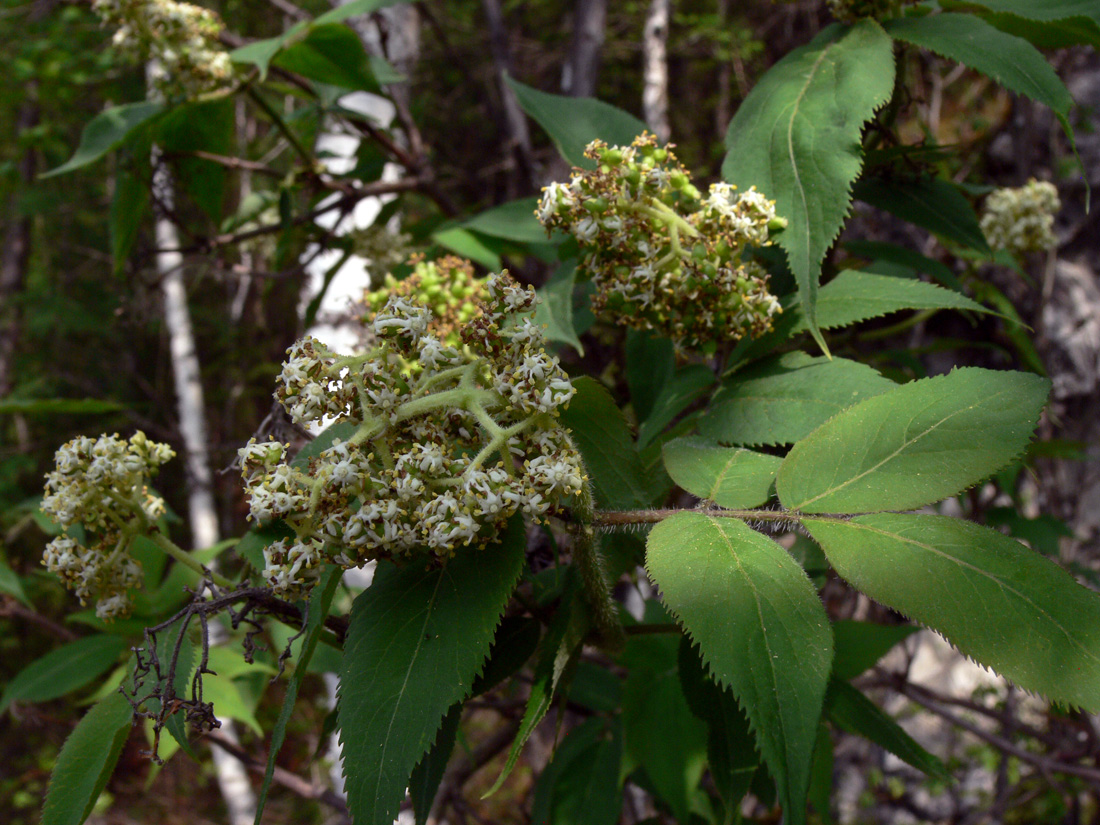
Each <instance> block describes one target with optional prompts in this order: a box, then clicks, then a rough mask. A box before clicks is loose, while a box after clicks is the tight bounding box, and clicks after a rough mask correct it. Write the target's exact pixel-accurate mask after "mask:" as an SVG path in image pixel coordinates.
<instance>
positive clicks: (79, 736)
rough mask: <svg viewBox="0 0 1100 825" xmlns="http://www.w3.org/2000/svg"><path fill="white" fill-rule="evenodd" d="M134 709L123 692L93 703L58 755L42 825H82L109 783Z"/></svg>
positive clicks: (128, 731)
mask: <svg viewBox="0 0 1100 825" xmlns="http://www.w3.org/2000/svg"><path fill="white" fill-rule="evenodd" d="M133 715H134V712H133V709H132V708H131V707H130V703H129V702H128V701H126V697H124V696H123V695H122V694H121V693H117V692H115V693H112V694H110V695H109V696H108V697H107V698H106V699H104V700H103V701H102V702H99V703H97V704H95V705H93V706H92V709H91V710H89V711H88V712H87V713H86V714H84V717H83V718H82V719H81V720H80V722H78V723H77V726H76V727H75V728H73V732H72V733H70V734H69V738H68V739H66V740H65V744H64V745H62V746H61V752H60V753H59V754H58V755H57V762H56V763H55V764H54V768H53V773H51V774H50V786H49V788H48V789H47V790H46V803H45V804H44V805H43V806H42V825H80V823H82V822H84V820H85V819H87V818H88V814H90V813H91V811H92V806H93V805H95V801H96V799H98V798H99V794H100V793H101V792H102V791H103V789H104V787H106V785H107V780H108V779H110V778H111V773H112V772H113V771H114V769H115V763H116V762H118V756H119V754H120V753H121V752H122V746H123V745H124V744H126V739H127V738H128V737H129V735H130V723H131V721H132V719H133Z"/></svg>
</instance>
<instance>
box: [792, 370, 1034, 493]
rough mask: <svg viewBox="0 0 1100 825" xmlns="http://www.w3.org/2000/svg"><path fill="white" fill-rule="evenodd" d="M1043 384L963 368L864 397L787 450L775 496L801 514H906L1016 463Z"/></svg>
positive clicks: (1026, 376) (1027, 378)
mask: <svg viewBox="0 0 1100 825" xmlns="http://www.w3.org/2000/svg"><path fill="white" fill-rule="evenodd" d="M1049 389H1050V382H1049V381H1047V380H1046V379H1045V378H1040V377H1039V376H1037V375H1031V374H1028V373H1020V372H997V371H995V370H985V369H979V368H977V367H966V368H963V369H957V370H954V371H953V372H951V373H950V374H948V375H938V376H936V377H934V378H925V379H922V380H919V381H913V382H911V383H909V384H905V385H903V386H900V387H897V388H896V389H893V390H891V391H890V392H888V393H883V394H882V395H879V396H876V397H874V398H869V399H867V400H866V401H862V402H860V403H859V404H857V405H856V406H854V407H851V408H850V409H847V410H845V411H844V412H842V413H840V414H839V415H837V416H836V417H835V418H833V419H831V420H830V421H828V422H827V423H825V424H823V425H822V426H821V427H819V428H818V429H817V430H815V431H814V432H813V433H811V434H810V435H809V436H807V437H806V438H804V439H803V440H802V441H800V442H798V443H797V444H795V445H794V447H792V448H791V451H790V452H789V453H788V454H787V457H786V458H785V459H784V460H783V466H781V467H780V468H779V475H778V477H777V478H776V491H777V492H778V493H779V499H780V501H782V502H783V504H784V506H785V507H787V508H789V509H792V510H800V511H801V512H804V513H866V512H876V511H879V510H912V509H915V508H917V507H922V506H924V505H925V504H931V503H933V502H936V501H940V500H941V499H944V498H947V497H948V496H952V495H955V494H956V493H958V492H960V491H961V490H965V489H966V488H967V487H970V486H971V485H973V484H976V483H977V482H979V481H981V480H982V479H983V478H986V477H987V476H989V475H990V474H991V473H994V472H996V471H997V470H999V469H1000V468H1001V467H1003V466H1005V465H1006V464H1008V463H1009V462H1010V461H1012V459H1014V458H1016V457H1017V456H1019V455H1020V454H1021V453H1022V452H1023V451H1024V448H1025V447H1027V443H1028V441H1029V440H1030V439H1031V434H1032V431H1033V430H1034V428H1035V422H1036V421H1037V420H1038V418H1039V412H1040V411H1041V410H1042V408H1043V404H1044V403H1045V402H1046V397H1047V393H1048V391H1049Z"/></svg>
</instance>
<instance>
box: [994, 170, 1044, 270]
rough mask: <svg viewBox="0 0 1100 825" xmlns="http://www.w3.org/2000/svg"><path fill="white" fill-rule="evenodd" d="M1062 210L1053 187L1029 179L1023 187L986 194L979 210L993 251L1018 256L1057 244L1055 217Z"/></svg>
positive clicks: (1008, 188)
mask: <svg viewBox="0 0 1100 825" xmlns="http://www.w3.org/2000/svg"><path fill="white" fill-rule="evenodd" d="M1061 208H1062V202H1061V201H1060V200H1059V199H1058V190H1057V189H1055V188H1054V184H1052V183H1047V182H1046V181H1037V180H1035V179H1034V178H1032V179H1031V180H1029V181H1028V182H1027V184H1026V185H1025V186H1020V187H1017V188H1012V187H1007V188H1004V189H997V190H995V191H994V192H991V193H990V194H989V196H988V197H987V198H986V199H985V209H984V210H983V211H982V221H981V226H982V232H984V233H985V238H986V240H987V241H989V245H990V246H991V247H993V248H994V249H1007V250H1008V251H1009V252H1014V253H1017V254H1022V253H1024V252H1043V251H1045V250H1047V249H1053V248H1054V247H1055V246H1057V245H1058V239H1057V238H1056V237H1055V236H1054V216H1055V215H1056V214H1057V213H1058V210H1059V209H1061Z"/></svg>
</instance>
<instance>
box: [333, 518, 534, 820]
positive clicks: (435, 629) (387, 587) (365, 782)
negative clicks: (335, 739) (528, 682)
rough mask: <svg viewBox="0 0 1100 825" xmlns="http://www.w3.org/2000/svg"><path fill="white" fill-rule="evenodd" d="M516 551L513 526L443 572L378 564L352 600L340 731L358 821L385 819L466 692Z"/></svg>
mask: <svg viewBox="0 0 1100 825" xmlns="http://www.w3.org/2000/svg"><path fill="white" fill-rule="evenodd" d="M523 547H524V541H523V528H522V524H521V522H520V521H519V520H518V519H513V521H512V523H511V526H510V527H509V529H508V532H507V533H506V534H505V535H504V536H503V537H502V538H501V540H500V541H499V542H497V543H494V544H491V545H490V546H489V547H486V548H485V549H484V550H481V551H478V552H469V553H466V554H464V555H461V556H459V557H457V558H455V559H454V560H453V561H452V562H451V563H450V564H448V565H447V566H446V567H444V568H437V569H429V570H424V569H423V568H422V567H419V566H418V565H416V564H410V565H408V566H405V567H401V568H399V567H397V566H396V565H394V564H392V563H389V564H386V563H384V564H382V565H380V567H379V569H378V570H377V571H376V573H375V579H374V583H373V584H372V585H371V587H370V589H369V590H367V591H365V592H364V593H363V594H362V595H360V596H359V597H358V598H357V599H356V600H355V604H354V605H353V607H352V612H351V623H350V625H349V628H348V637H347V641H346V643H345V648H344V671H343V673H342V674H341V679H340V732H341V741H342V742H343V746H344V772H345V776H346V778H347V792H348V804H349V805H350V806H351V808H352V810H354V811H356V812H357V817H358V818H361V819H362V821H364V822H374V823H378V825H388V823H390V822H392V821H393V819H394V817H395V815H396V813H397V809H398V806H399V805H400V803H401V797H402V795H403V794H404V791H405V788H406V787H407V785H408V782H409V775H410V774H411V772H412V770H413V768H414V767H415V766H416V765H417V763H419V762H420V760H421V758H422V757H423V756H424V754H425V753H426V752H427V751H428V749H429V748H430V747H431V744H432V742H433V741H434V740H435V736H436V732H437V731H438V730H439V726H440V723H441V722H442V720H443V718H444V716H445V715H446V714H447V712H448V711H449V709H450V708H451V706H452V705H453V704H454V703H455V702H458V701H461V700H462V699H464V698H465V697H466V696H467V695H468V694H469V692H470V689H471V687H472V685H473V681H474V678H475V676H476V675H477V673H478V671H480V670H481V667H482V664H483V663H484V661H485V658H486V656H487V655H488V653H489V647H490V643H491V642H492V638H493V631H494V630H495V629H496V626H497V623H498V622H499V621H500V615H501V613H502V612H503V610H504V607H505V605H506V603H507V601H508V597H509V596H510V595H511V593H512V589H513V588H514V587H515V584H516V580H517V579H518V578H519V573H520V568H521V565H522V563H523ZM398 660H400V663H399V664H398ZM395 665H397V666H395Z"/></svg>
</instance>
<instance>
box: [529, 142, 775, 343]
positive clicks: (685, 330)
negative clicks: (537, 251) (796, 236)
mask: <svg viewBox="0 0 1100 825" xmlns="http://www.w3.org/2000/svg"><path fill="white" fill-rule="evenodd" d="M585 155H586V156H587V157H589V158H592V159H593V160H595V161H596V162H597V164H598V166H597V168H596V169H595V170H592V171H581V170H579V169H578V170H577V174H575V175H574V176H573V178H572V180H570V182H569V183H567V184H563V183H553V184H551V185H549V186H547V187H546V188H545V189H544V190H543V195H542V200H541V201H540V203H539V207H538V209H537V210H536V215H537V217H538V219H539V221H540V222H541V223H542V224H543V225H544V226H546V227H547V229H554V228H557V229H563V230H565V231H567V232H569V233H571V234H572V235H573V236H574V237H576V239H577V241H578V242H579V243H580V244H581V247H582V249H583V250H584V253H585V257H584V260H583V261H582V268H583V269H586V270H588V271H589V272H591V273H592V276H593V280H594V283H595V284H596V287H597V292H596V295H595V297H594V298H593V309H594V310H595V311H596V312H597V313H598V314H606V315H610V316H612V317H614V319H615V321H616V322H617V323H620V324H623V325H626V326H631V327H634V328H636V329H645V330H651V329H652V330H657V331H659V332H661V333H663V334H665V335H668V336H669V337H670V338H672V339H673V340H675V341H677V342H679V343H680V344H682V345H685V346H688V347H693V348H700V349H707V348H711V347H714V346H715V342H716V341H717V340H722V339H733V340H737V339H739V338H741V337H742V336H743V335H746V334H748V335H753V336H756V335H760V334H762V333H763V332H766V331H767V330H768V329H770V328H771V318H772V316H773V315H774V314H775V313H776V312H779V311H781V310H780V307H779V302H778V301H777V300H776V299H775V296H773V295H772V294H771V293H770V292H768V288H767V281H768V275H767V273H766V272H765V271H764V269H763V267H761V266H760V265H759V264H757V263H755V262H753V261H751V260H746V259H745V258H744V253H745V251H746V249H747V248H749V247H753V246H764V245H767V244H768V243H769V233H770V231H772V230H773V229H775V228H776V227H777V226H782V225H784V222H783V221H782V220H780V219H777V217H776V214H775V203H774V202H772V201H770V200H768V199H767V198H765V197H764V196H763V195H762V194H761V193H760V192H758V191H756V189H755V188H751V189H749V190H748V191H747V192H742V193H740V194H738V193H737V192H736V191H735V187H733V186H731V185H729V184H727V183H716V184H712V185H711V187H710V189H709V191H708V193H707V195H706V196H705V197H704V196H703V195H702V193H700V192H699V190H698V189H697V188H696V187H695V186H694V185H693V184H692V183H691V178H690V176H689V175H688V173H687V171H686V170H685V169H684V167H683V166H682V165H681V164H680V163H679V161H677V160H676V157H675V155H673V154H672V152H670V151H669V150H668V149H667V148H660V147H658V146H657V142H656V140H655V139H654V138H653V137H652V136H650V135H642V136H641V137H639V138H637V139H636V140H635V141H634V143H633V144H631V145H630V146H625V147H624V146H612V147H608V146H607V145H606V144H605V143H603V142H602V141H594V142H592V143H591V144H589V145H588V148H587V149H586V150H585Z"/></svg>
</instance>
